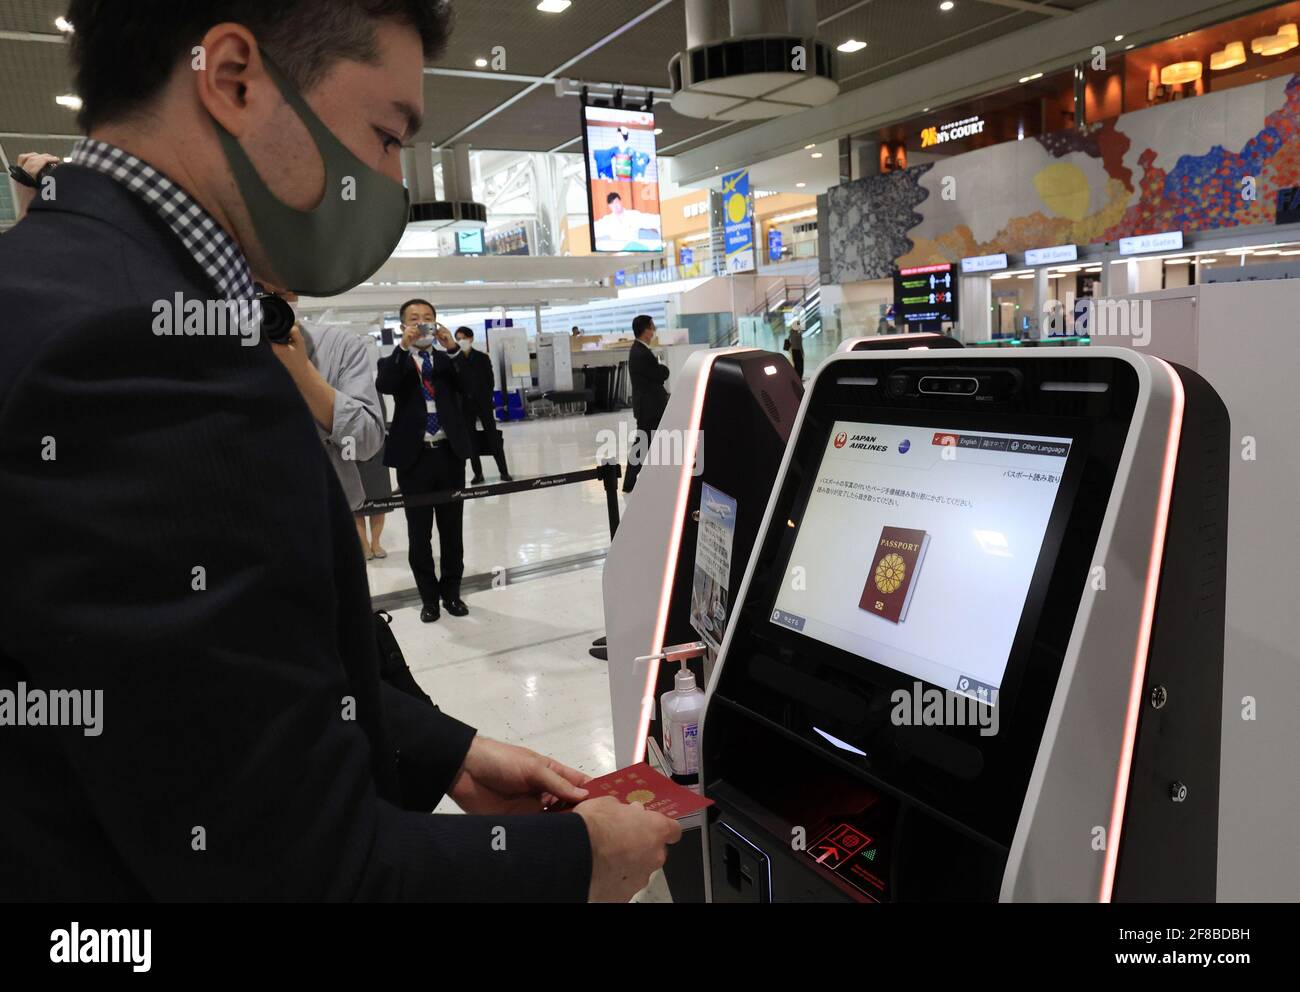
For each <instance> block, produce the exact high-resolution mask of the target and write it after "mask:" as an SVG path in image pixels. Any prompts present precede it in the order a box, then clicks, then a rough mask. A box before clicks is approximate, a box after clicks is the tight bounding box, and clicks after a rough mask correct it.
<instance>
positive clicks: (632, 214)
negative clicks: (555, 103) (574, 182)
mask: <svg viewBox="0 0 1300 992" xmlns="http://www.w3.org/2000/svg"><path fill="white" fill-rule="evenodd" d="M582 113H583V131H582V133H583V147H584V149H585V152H586V159H587V203H588V209H589V213H590V216H591V248H592V251H644V252H661V251H663V250H664V237H663V222H662V221H661V219H660V216H659V158H658V154H657V152H656V150H655V115H654V114H652V113H647V112H644V111H639V110H614V109H612V108H609V107H591V106H584V107H583V108H582Z"/></svg>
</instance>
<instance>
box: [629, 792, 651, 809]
mask: <svg viewBox="0 0 1300 992" xmlns="http://www.w3.org/2000/svg"><path fill="white" fill-rule="evenodd" d="M654 797H655V794H654V793H653V792H651V791H650V790H649V789H633V790H632V791H631V792H629V793H628V794H627V801H628V802H630V803H641V804H642V805H645V804H646V803H648V802H650V801H651V800H652V799H654Z"/></svg>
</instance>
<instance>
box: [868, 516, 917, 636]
mask: <svg viewBox="0 0 1300 992" xmlns="http://www.w3.org/2000/svg"><path fill="white" fill-rule="evenodd" d="M929 546H930V535H929V534H927V533H926V532H925V531H923V530H912V529H911V528H907V527H885V528H883V529H882V530H881V531H880V541H879V543H878V544H877V545H876V554H875V557H874V558H873V559H872V561H871V570H870V571H869V572H868V573H867V584H866V587H865V588H864V589H863V590H862V599H861V600H860V601H859V602H858V606H860V607H861V608H862V609H864V610H866V611H867V612H868V613H872V614H874V615H875V616H878V617H884V618H885V619H886V620H889V621H891V622H893V623H902V622H903V621H904V620H906V619H907V609H908V607H909V606H911V604H912V594H913V593H914V592H915V591H916V580H917V575H918V574H919V573H920V571H921V563H922V562H923V561H925V552H926V549H927V548H928V547H929Z"/></svg>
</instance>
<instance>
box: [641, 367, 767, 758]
mask: <svg viewBox="0 0 1300 992" xmlns="http://www.w3.org/2000/svg"><path fill="white" fill-rule="evenodd" d="M753 350H754V349H753V348H723V349H719V350H718V351H714V352H709V353H708V354H707V355H705V358H704V362H703V363H702V364H703V366H704V367H703V368H701V369H700V375H699V378H698V379H697V380H696V383H695V396H694V398H693V399H692V400H691V419H690V420H689V422H688V423H687V427H686V444H685V445H683V449H682V464H681V477H680V479H679V480H678V483H677V499H676V504H675V506H674V509H673V526H672V530H671V531H669V534H668V550H667V554H666V555H665V557H664V575H663V583H662V585H661V586H660V589H659V603H658V604H657V606H656V607H655V625H654V632H653V634H652V638H651V641H650V654H652V655H656V654H659V653H661V652H662V651H663V649H664V637H665V634H666V632H667V629H668V607H669V604H670V601H671V600H672V594H673V576H674V573H676V571H677V557H678V555H679V554H680V553H681V544H682V528H683V527H684V526H685V525H686V508H687V503H688V502H689V501H690V498H691V479H692V478H693V475H692V471H691V469H692V468H693V466H694V465H695V458H696V455H697V453H698V451H699V441H700V420H701V419H702V418H703V416H704V395H705V393H706V392H707V390H708V384H709V372H710V370H711V369H712V368H713V363H714V362H716V361H717V360H718V359H719V358H723V357H725V356H727V355H736V354H743V353H745V352H749V351H753ZM658 684H659V662H658V661H657V660H656V661H652V662H650V664H649V666H648V668H647V671H646V682H645V690H644V692H643V693H642V695H641V716H640V718H639V719H638V720H637V727H636V741H635V743H634V745H633V750H632V763H633V764H639V763H640V762H642V761H645V750H646V736H647V735H648V734H649V733H650V714H651V712H652V711H653V710H654V703H655V697H654V692H655V687H656V686H657V685H658Z"/></svg>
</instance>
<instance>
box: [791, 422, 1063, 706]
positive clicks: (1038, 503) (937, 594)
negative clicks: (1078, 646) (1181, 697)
mask: <svg viewBox="0 0 1300 992" xmlns="http://www.w3.org/2000/svg"><path fill="white" fill-rule="evenodd" d="M1070 443H1071V442H1070V439H1069V438H1060V437H1039V436H1035V435H1028V434H990V433H986V432H982V431H969V430H936V429H934V428H930V427H903V426H898V425H887V424H862V423H852V422H848V421H840V422H837V423H836V424H835V426H834V429H833V430H832V431H831V437H830V440H829V441H828V442H827V448H826V452H825V454H824V455H823V457H822V462H821V465H820V467H819V468H818V472H817V478H816V482H815V484H814V486H813V490H812V493H811V495H810V498H809V500H808V506H807V509H806V510H805V511H804V514H803V519H802V521H800V523H799V533H798V536H797V537H796V539H795V543H794V548H793V550H792V551H791V554H790V561H789V563H788V565H787V572H788V573H790V574H788V575H787V576H786V579H785V581H783V582H782V585H781V592H780V593H778V595H777V598H776V603H775V608H774V610H773V613H772V618H771V619H772V622H773V623H775V624H777V625H778V626H781V627H785V628H787V629H790V630H795V631H798V632H800V633H802V634H804V635H805V636H807V637H811V638H814V639H816V640H818V641H822V642H824V643H826V644H831V645H833V646H835V647H838V648H841V649H843V650H845V651H848V652H850V653H852V654H855V655H859V656H861V657H863V658H869V659H870V660H872V661H874V662H876V663H878V664H881V665H885V666H887V667H889V668H892V669H894V670H895V671H898V672H902V673H903V674H905V675H910V676H912V677H914V678H918V679H921V680H923V681H925V682H928V683H930V684H932V685H936V686H939V687H940V688H944V689H951V690H953V691H956V692H962V693H965V694H967V695H969V696H971V697H973V698H975V699H978V700H981V701H985V702H993V701H994V700H995V698H996V697H995V694H996V692H997V690H998V689H999V687H1000V686H1001V684H1002V678H1003V675H1004V674H1005V672H1006V666H1007V659H1008V656H1009V655H1010V652H1011V645H1012V641H1013V640H1014V639H1015V635H1016V630H1017V628H1018V627H1019V625H1020V618H1021V614H1022V613H1023V612H1024V606H1025V600H1026V598H1027V597H1028V595H1029V586H1030V582H1031V580H1032V578H1033V575H1034V569H1035V566H1036V565H1037V562H1038V556H1039V552H1040V551H1041V550H1042V546H1043V539H1044V537H1045V535H1046V532H1047V523H1048V520H1049V518H1050V517H1051V513H1052V507H1053V505H1054V504H1055V501H1056V495H1057V491H1058V490H1059V488H1060V484H1061V477H1062V475H1063V474H1064V472H1065V463H1066V459H1067V458H1068V457H1069V453H1070ZM795 569H798V572H797V573H795V571H794V570H795Z"/></svg>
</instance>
